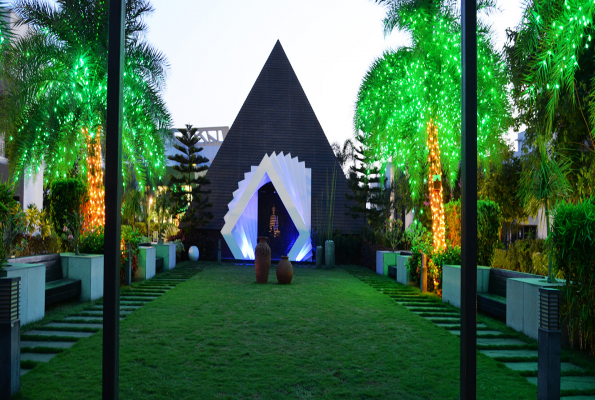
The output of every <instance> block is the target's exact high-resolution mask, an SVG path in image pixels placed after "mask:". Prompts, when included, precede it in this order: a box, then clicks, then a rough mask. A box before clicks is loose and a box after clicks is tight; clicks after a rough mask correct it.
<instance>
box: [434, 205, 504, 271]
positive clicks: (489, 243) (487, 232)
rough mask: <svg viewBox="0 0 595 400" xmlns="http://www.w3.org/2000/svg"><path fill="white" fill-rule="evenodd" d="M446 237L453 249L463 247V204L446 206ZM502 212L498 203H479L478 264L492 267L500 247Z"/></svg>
mask: <svg viewBox="0 0 595 400" xmlns="http://www.w3.org/2000/svg"><path fill="white" fill-rule="evenodd" d="M444 221H445V231H446V232H445V236H446V241H447V244H448V245H450V246H451V247H456V246H459V247H460V246H461V202H460V200H457V201H451V202H450V203H447V204H446V205H445V206H444ZM501 226H502V212H501V211H500V207H499V206H498V204H497V203H495V202H493V201H490V200H478V201H477V264H478V265H491V264H492V259H493V258H494V250H495V249H496V247H497V246H498V243H499V237H500V228H501Z"/></svg>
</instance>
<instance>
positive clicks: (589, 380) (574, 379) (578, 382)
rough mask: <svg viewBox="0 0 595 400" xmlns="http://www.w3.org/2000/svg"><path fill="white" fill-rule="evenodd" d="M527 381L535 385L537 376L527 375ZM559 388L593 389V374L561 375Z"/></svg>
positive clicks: (594, 386) (594, 381)
mask: <svg viewBox="0 0 595 400" xmlns="http://www.w3.org/2000/svg"><path fill="white" fill-rule="evenodd" d="M527 380H528V381H529V383H532V384H534V385H535V386H537V377H536V376H530V377H527ZM560 389H561V390H593V389H595V376H562V377H561V378H560Z"/></svg>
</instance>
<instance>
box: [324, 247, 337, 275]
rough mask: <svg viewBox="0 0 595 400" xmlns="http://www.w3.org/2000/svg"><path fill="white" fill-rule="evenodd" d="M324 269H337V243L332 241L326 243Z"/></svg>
mask: <svg viewBox="0 0 595 400" xmlns="http://www.w3.org/2000/svg"><path fill="white" fill-rule="evenodd" d="M324 267H325V268H328V269H333V268H335V242H333V241H332V240H327V241H326V242H324Z"/></svg>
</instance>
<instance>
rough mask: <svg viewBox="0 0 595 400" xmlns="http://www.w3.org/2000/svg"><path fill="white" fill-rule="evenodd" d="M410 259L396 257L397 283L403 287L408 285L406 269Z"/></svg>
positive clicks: (407, 257) (407, 271) (407, 270)
mask: <svg viewBox="0 0 595 400" xmlns="http://www.w3.org/2000/svg"><path fill="white" fill-rule="evenodd" d="M410 258H411V256H401V255H398V256H397V282H399V283H402V284H403V285H408V284H409V267H407V262H408V261H409V259H410Z"/></svg>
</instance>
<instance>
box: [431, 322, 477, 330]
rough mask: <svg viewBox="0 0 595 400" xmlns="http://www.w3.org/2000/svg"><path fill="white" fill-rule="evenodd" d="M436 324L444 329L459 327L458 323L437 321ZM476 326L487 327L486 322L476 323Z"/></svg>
mask: <svg viewBox="0 0 595 400" xmlns="http://www.w3.org/2000/svg"><path fill="white" fill-rule="evenodd" d="M436 325H438V326H439V327H440V328H444V329H451V328H455V329H459V327H460V326H461V325H460V324H443V323H442V322H437V323H436ZM477 327H478V328H487V326H486V324H477Z"/></svg>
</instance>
